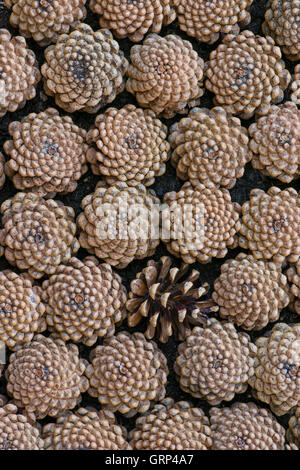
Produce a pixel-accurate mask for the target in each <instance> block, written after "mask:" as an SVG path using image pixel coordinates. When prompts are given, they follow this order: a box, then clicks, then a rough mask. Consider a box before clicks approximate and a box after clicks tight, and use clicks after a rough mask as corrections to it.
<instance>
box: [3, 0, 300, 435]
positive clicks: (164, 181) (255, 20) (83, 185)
mask: <svg viewBox="0 0 300 470" xmlns="http://www.w3.org/2000/svg"><path fill="white" fill-rule="evenodd" d="M88 3H89V1H88V2H87V4H88ZM266 3H267V1H266V0H254V2H253V5H252V7H251V16H252V22H251V24H250V25H249V26H248V28H247V29H249V30H251V31H253V32H254V33H256V34H262V31H261V25H262V22H263V18H264V14H265V11H266ZM85 22H86V23H88V24H89V25H90V26H92V28H93V29H94V30H96V29H98V27H99V26H98V19H97V15H95V14H93V13H91V11H90V10H89V9H88V16H87V18H86V20H85ZM0 28H6V29H9V31H10V32H11V33H12V34H13V35H17V34H18V31H17V30H15V29H14V28H12V27H11V26H10V25H9V11H8V10H7V9H6V8H5V6H4V5H3V2H2V1H1V0H0ZM170 33H175V34H178V35H179V36H181V37H182V38H184V39H188V40H189V41H190V42H192V44H193V47H194V48H195V50H196V51H197V52H198V53H199V55H200V56H201V57H202V58H203V59H204V60H207V59H208V58H209V54H210V52H211V51H212V50H213V49H215V48H216V47H217V45H218V43H216V44H214V45H212V46H208V45H205V44H199V43H198V42H197V41H196V40H194V39H193V38H190V37H188V36H187V35H186V34H184V33H183V32H181V31H180V29H179V27H178V24H177V22H176V21H175V22H174V23H172V24H171V25H169V26H168V27H165V28H164V29H163V30H162V32H161V35H162V36H165V35H167V34H170ZM119 44H120V48H121V49H122V50H123V51H124V53H125V56H126V57H127V58H128V59H129V52H130V48H131V47H132V45H133V43H132V42H131V41H129V40H127V39H124V40H119ZM28 45H29V47H30V48H31V49H32V50H33V51H34V52H35V54H36V56H37V59H38V61H39V64H40V66H41V65H42V64H43V63H44V48H40V47H38V46H37V45H36V43H35V42H34V41H33V40H29V41H28ZM283 58H284V60H285V62H286V66H287V68H288V69H289V70H290V72H291V73H293V68H294V65H293V64H292V63H290V62H289V61H288V60H286V58H285V57H283ZM41 92H42V82H40V83H39V85H38V89H37V96H36V98H35V99H34V100H31V101H29V102H27V104H26V106H25V107H24V108H23V109H22V110H20V111H18V112H15V113H7V114H6V115H5V116H4V117H3V118H0V151H1V150H2V152H3V148H2V147H3V143H4V142H5V141H6V140H7V139H8V138H9V134H8V125H9V124H10V122H12V121H16V120H20V119H22V118H23V117H24V116H26V115H27V114H29V113H31V112H35V113H38V112H41V111H43V110H45V109H46V108H47V107H49V106H52V107H56V108H57V106H56V105H55V103H54V100H53V99H51V98H49V97H46V96H45V95H44V94H43V93H41ZM286 99H287V96H286ZM127 103H133V104H137V103H136V101H135V99H134V97H133V96H132V95H131V94H129V93H127V92H123V93H121V94H120V95H119V96H117V98H116V99H115V101H114V102H113V103H111V104H110V105H109V106H115V107H117V108H121V107H122V106H124V105H125V104H127ZM201 106H205V107H209V108H211V107H212V106H213V104H212V95H211V93H209V92H208V91H206V93H205V95H204V96H203V98H201ZM57 109H59V108H57ZM104 110H105V108H104V109H103V111H104ZM101 111H102V110H101ZM60 112H61V114H66V113H64V111H63V110H60ZM72 118H73V119H74V121H75V122H76V124H77V125H79V126H81V127H83V128H84V129H87V130H88V129H89V128H90V127H91V126H92V125H93V123H94V119H95V115H91V114H87V113H80V112H77V113H73V114H72ZM180 118H181V117H180V116H177V117H175V118H173V119H170V120H164V122H165V123H166V124H167V125H168V126H169V125H171V124H172V123H173V122H175V121H176V120H179V119H180ZM251 122H253V120H250V121H243V124H244V125H245V126H246V127H248V126H249V125H250V124H251ZM3 153H4V152H3ZM98 180H99V177H97V176H94V175H93V174H92V173H91V171H89V172H88V173H87V174H86V175H84V176H83V177H82V178H81V180H80V181H79V184H78V187H77V189H76V191H74V192H73V193H71V194H69V195H66V196H63V197H57V199H61V200H62V201H63V202H64V203H65V204H66V205H69V206H72V207H73V208H74V210H75V212H76V215H78V214H79V213H80V212H81V206H80V203H81V200H82V199H83V197H84V196H86V195H87V194H89V193H91V192H93V190H94V188H95V186H96V183H97V181H98ZM181 185H182V182H181V181H180V180H179V179H178V178H177V177H176V174H175V171H174V169H173V168H172V167H171V165H170V163H168V164H167V171H166V173H165V175H163V176H162V177H160V178H157V179H156V182H155V184H154V185H153V186H152V187H151V189H154V190H155V192H156V194H157V195H158V197H159V198H161V199H162V197H163V195H164V194H165V193H166V192H169V191H172V190H178V189H179V188H180V187H181ZM273 185H276V186H279V187H280V188H283V187H285V186H286V185H284V184H282V183H280V182H279V181H277V180H272V179H271V178H268V177H264V176H262V175H261V174H260V173H258V172H257V171H255V170H253V168H252V167H251V164H248V165H247V167H246V171H245V174H244V176H243V178H241V179H239V180H238V181H237V184H236V186H235V187H234V188H233V189H232V190H231V195H232V199H233V200H234V201H237V202H238V203H240V204H243V203H244V202H245V201H246V200H248V199H249V193H250V191H251V190H252V189H253V188H261V189H263V190H267V189H268V188H269V187H271V186H273ZM293 186H294V187H295V188H296V189H299V188H300V186H299V183H294V185H293ZM16 192H17V191H16V189H15V188H14V187H13V185H12V183H11V182H10V181H9V180H7V181H6V184H5V186H4V188H3V189H2V190H1V191H0V204H1V203H2V202H3V201H5V200H6V199H8V198H10V197H12V196H13V195H14V194H15V193H16ZM239 251H241V250H240V249H236V250H231V251H230V252H229V254H228V256H227V257H226V258H225V259H229V258H233V257H235V256H236V255H237V253H238V252H239ZM87 254H88V253H87V252H86V251H85V250H83V249H81V250H80V251H79V252H78V255H77V256H78V257H79V258H83V257H84V256H86V255H87ZM167 254H169V253H168V252H167V250H166V249H165V247H164V246H163V245H162V244H161V245H160V246H159V247H158V249H157V250H156V254H155V256H154V258H155V259H156V260H157V259H159V258H160V256H162V255H167ZM225 259H221V260H213V262H211V263H210V264H208V265H201V264H198V263H196V264H195V265H193V267H195V268H197V269H198V270H199V271H200V273H201V280H202V281H203V282H204V281H206V282H208V283H209V284H210V285H211V286H212V285H213V282H214V280H215V279H216V277H217V276H218V275H219V273H220V266H221V265H222V263H223V262H224V261H225ZM146 262H147V260H141V261H136V262H132V263H131V264H130V265H129V266H128V267H127V268H126V269H124V270H120V271H119V274H120V275H121V277H122V279H123V282H124V284H125V285H126V287H127V288H128V287H129V285H130V282H131V281H132V280H133V279H134V278H135V275H136V273H138V272H139V271H140V270H141V269H143V268H144V266H145V265H146ZM176 263H177V264H178V263H179V261H176ZM6 268H11V266H10V265H9V264H8V263H7V261H6V260H5V258H4V257H3V258H1V259H0V269H6ZM280 321H286V322H288V323H296V322H297V321H299V317H298V316H297V315H295V314H292V313H291V312H289V311H288V310H287V309H285V310H284V311H283V312H282V314H281V316H280ZM272 326H273V325H272V324H269V325H268V326H267V327H266V328H265V329H264V330H262V331H260V332H258V333H257V332H255V333H251V337H252V339H253V340H255V338H257V337H258V336H261V335H262V334H263V333H265V332H266V331H269V330H270V329H271V328H272ZM144 329H145V325H141V326H140V327H139V328H135V329H130V328H128V327H127V325H126V322H124V323H123V325H121V326H120V327H119V328H118V329H117V332H118V331H122V330H129V331H144ZM101 342H102V340H98V344H101ZM158 344H159V347H160V349H161V350H162V351H163V352H164V354H165V355H166V356H167V358H168V364H169V369H170V373H169V376H168V385H167V396H171V397H172V398H174V400H176V401H178V400H188V401H190V402H192V403H193V404H194V406H199V407H201V408H202V409H204V411H205V412H206V413H208V410H209V406H208V404H207V403H206V402H204V401H200V400H197V399H193V398H192V397H191V396H190V395H188V394H186V393H184V392H182V391H181V389H180V388H179V386H178V383H177V381H176V378H175V374H174V372H173V363H174V361H175V358H176V355H177V346H178V342H177V341H176V340H175V339H174V338H171V339H169V341H168V343H167V344H165V345H162V344H160V343H158ZM79 349H80V353H81V355H82V356H83V357H85V358H87V359H88V356H89V352H90V348H87V347H85V346H83V345H79ZM0 393H5V381H4V379H3V378H2V379H0ZM250 400H251V401H255V400H253V398H252V397H251V393H250V389H248V391H247V392H246V393H244V394H243V395H236V397H235V399H234V400H233V401H232V402H227V403H225V404H221V405H220V406H221V407H223V406H228V405H230V404H232V403H233V402H235V401H250ZM257 404H259V405H261V406H264V407H267V405H265V404H263V403H261V402H259V401H257ZM81 405H83V406H94V407H96V408H98V409H99V408H100V405H99V403H98V401H97V400H95V399H92V398H91V397H90V396H89V395H88V394H84V396H83V401H82V403H81ZM288 418H289V416H288V415H285V416H283V417H281V418H278V420H279V421H280V423H282V424H283V425H284V426H285V427H286V425H287V422H288ZM117 419H118V422H119V423H122V424H123V425H125V426H126V427H127V428H128V430H130V429H132V427H133V426H134V423H135V418H131V419H126V418H124V417H123V416H122V415H120V414H119V413H117ZM49 421H53V419H51V418H49V419H48V418H47V419H45V420H43V423H44V422H49Z"/></svg>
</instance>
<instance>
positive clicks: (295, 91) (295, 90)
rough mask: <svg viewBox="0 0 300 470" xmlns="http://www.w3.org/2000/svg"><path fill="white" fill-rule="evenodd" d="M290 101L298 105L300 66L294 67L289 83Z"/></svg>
mask: <svg viewBox="0 0 300 470" xmlns="http://www.w3.org/2000/svg"><path fill="white" fill-rule="evenodd" d="M291 100H292V101H293V102H294V103H296V104H298V105H299V104H300V64H298V65H296V67H295V70H294V75H293V81H292V83H291Z"/></svg>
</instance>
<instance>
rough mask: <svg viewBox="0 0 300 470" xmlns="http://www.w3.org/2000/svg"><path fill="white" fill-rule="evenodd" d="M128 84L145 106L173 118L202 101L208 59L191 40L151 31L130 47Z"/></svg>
mask: <svg viewBox="0 0 300 470" xmlns="http://www.w3.org/2000/svg"><path fill="white" fill-rule="evenodd" d="M130 58H131V64H130V65H129V67H128V70H127V75H128V76H129V79H128V80H127V82H126V88H127V90H128V91H129V92H130V93H133V94H134V95H135V97H136V99H137V102H138V103H139V105H140V106H142V107H143V108H150V109H152V111H154V113H155V114H156V115H160V116H162V117H165V118H171V117H173V116H175V114H177V113H180V114H184V113H186V112H187V109H188V107H191V106H195V105H196V104H199V102H200V100H199V98H200V97H201V96H202V95H203V93H204V91H203V76H204V62H203V59H201V58H200V57H199V56H198V54H197V52H196V51H194V50H193V46H192V44H191V43H190V42H189V41H185V40H183V39H181V38H180V37H179V36H176V35H174V34H169V35H167V36H165V37H161V36H158V35H157V34H149V35H148V36H147V38H146V39H145V41H144V43H143V44H142V45H137V46H133V47H132V48H131V50H130Z"/></svg>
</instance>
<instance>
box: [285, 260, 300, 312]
mask: <svg viewBox="0 0 300 470" xmlns="http://www.w3.org/2000/svg"><path fill="white" fill-rule="evenodd" d="M286 275H287V278H288V280H289V281H290V283H291V294H292V295H294V296H295V299H294V302H293V304H292V307H293V310H295V312H296V313H298V315H300V259H299V260H298V261H297V263H295V264H293V265H292V266H291V267H290V268H289V269H288V270H287V272H286Z"/></svg>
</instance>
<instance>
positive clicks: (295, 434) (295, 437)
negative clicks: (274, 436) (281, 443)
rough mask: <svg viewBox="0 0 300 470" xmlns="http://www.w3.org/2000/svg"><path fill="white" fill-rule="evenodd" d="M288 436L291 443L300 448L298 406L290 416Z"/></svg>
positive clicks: (299, 410) (299, 414) (299, 415)
mask: <svg viewBox="0 0 300 470" xmlns="http://www.w3.org/2000/svg"><path fill="white" fill-rule="evenodd" d="M286 437H287V440H288V441H289V443H290V444H292V445H293V444H294V445H295V446H297V449H298V448H299V449H300V407H298V408H296V410H295V412H294V414H293V415H292V416H291V417H290V420H289V428H288V430H287V433H286Z"/></svg>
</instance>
